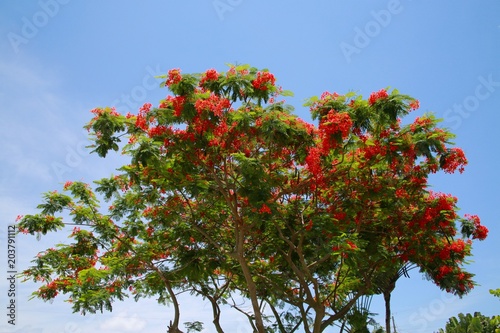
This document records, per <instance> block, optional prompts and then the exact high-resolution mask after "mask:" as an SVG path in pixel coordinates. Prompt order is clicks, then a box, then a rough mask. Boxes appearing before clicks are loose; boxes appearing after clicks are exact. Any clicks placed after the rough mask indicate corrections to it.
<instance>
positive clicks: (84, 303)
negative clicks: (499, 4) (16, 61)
mask: <svg viewBox="0 0 500 333" xmlns="http://www.w3.org/2000/svg"><path fill="white" fill-rule="evenodd" d="M165 85H166V86H167V87H168V88H169V89H170V91H171V92H172V93H173V95H169V96H167V97H166V98H165V99H164V100H163V101H161V102H160V104H159V105H158V106H157V107H153V106H152V105H151V104H145V105H143V106H142V107H141V108H140V110H139V111H138V113H137V114H127V115H121V114H119V113H117V112H116V111H115V110H114V109H113V108H108V107H106V108H97V109H94V110H92V113H93V114H94V117H93V119H92V120H91V121H90V122H89V123H88V124H87V125H86V128H87V129H88V130H89V131H90V132H91V134H92V135H93V138H94V143H95V144H94V145H93V148H94V152H96V153H97V154H98V155H99V156H102V157H106V156H107V154H108V153H109V151H111V150H114V151H117V150H120V149H121V151H122V153H123V154H126V155H129V156H130V158H131V159H130V163H129V164H127V165H124V166H123V167H121V168H120V169H118V171H119V173H118V174H117V175H113V176H111V177H109V178H105V179H101V180H98V181H96V182H95V183H96V187H95V189H92V188H91V186H89V185H88V184H84V183H81V182H67V183H66V184H65V185H64V192H63V193H60V192H49V193H46V194H45V195H44V202H43V203H42V204H41V205H39V208H40V209H41V212H40V213H39V214H37V215H26V216H24V217H20V218H19V221H18V225H19V230H20V231H21V232H24V233H29V234H37V233H38V234H40V233H41V234H45V233H47V232H49V231H57V230H60V229H63V228H64V227H65V221H66V219H71V220H72V221H73V222H74V223H76V224H79V225H81V226H78V227H76V228H74V230H73V232H72V233H71V235H70V237H71V238H72V239H73V243H71V244H66V245H58V246H57V247H56V248H52V249H48V250H46V251H44V252H42V253H39V254H38V256H37V257H36V258H35V259H34V266H33V267H30V268H28V269H26V270H25V271H24V275H25V277H26V279H33V280H35V281H38V282H40V283H41V284H42V286H41V287H40V288H39V289H38V290H37V291H35V293H34V295H35V296H36V297H39V298H41V299H44V300H50V299H52V298H54V297H56V296H57V295H58V294H59V293H63V294H67V295H68V297H69V298H68V301H69V302H71V303H72V306H73V309H74V311H80V312H82V313H86V312H91V313H93V312H95V311H102V310H103V309H106V310H111V309H112V302H113V301H114V300H123V299H124V298H125V297H129V296H133V297H134V298H135V299H136V300H138V299H140V298H142V297H150V296H155V297H157V299H158V302H160V303H167V302H168V303H171V304H173V309H174V315H173V320H172V321H171V322H170V326H169V331H170V332H178V331H179V322H180V310H179V304H178V300H177V294H178V293H179V292H185V291H190V292H191V293H193V294H195V295H198V296H200V297H203V298H204V299H206V300H208V301H209V302H210V304H211V305H212V310H213V317H214V320H213V322H214V325H215V327H216V329H217V331H218V332H223V328H222V325H221V322H220V317H221V314H222V312H221V305H222V304H229V305H230V306H232V307H234V308H235V309H236V310H239V311H240V312H242V313H243V314H245V315H246V316H247V317H248V319H249V325H251V327H252V328H253V330H254V331H257V332H259V333H263V332H269V331H279V332H294V331H297V330H298V329H299V328H301V329H303V330H304V331H305V332H315V333H316V332H322V331H324V330H325V329H326V328H327V327H329V326H331V325H333V324H334V323H335V322H336V321H338V320H340V319H343V318H344V317H345V316H346V314H347V313H348V311H349V310H350V309H351V308H352V306H353V305H354V304H355V303H356V301H357V300H358V299H359V298H360V297H361V296H365V295H372V294H375V293H377V291H378V290H380V286H377V281H383V280H384V279H383V278H382V277H383V276H387V275H391V274H394V273H395V272H397V271H398V270H399V268H400V267H402V266H404V265H407V264H414V265H416V266H417V267H419V268H420V270H421V272H423V273H424V274H426V275H427V276H428V277H429V278H430V279H432V280H433V281H434V282H435V283H436V284H437V285H438V286H439V287H440V288H442V289H445V290H447V291H449V292H452V293H454V294H457V295H460V296H461V295H464V294H466V293H467V292H468V291H470V290H471V288H472V287H473V281H472V274H471V273H469V272H467V271H465V270H464V268H463V264H464V262H465V259H466V258H467V257H468V256H470V251H471V242H472V241H471V239H480V240H481V239H484V238H485V237H486V234H487V229H486V228H485V227H484V226H482V225H481V224H480V220H479V218H478V217H477V216H472V215H466V216H465V217H461V216H458V215H457V213H456V211H457V206H456V203H457V199H456V198H455V197H453V196H451V195H449V194H443V193H439V192H432V191H430V190H428V188H427V187H428V183H427V179H428V176H429V174H432V173H436V172H438V171H440V170H442V171H444V172H446V173H453V172H455V171H456V170H458V171H459V172H462V171H463V168H464V166H465V165H466V164H467V160H466V158H465V156H464V154H463V152H462V150H460V149H459V148H454V147H451V142H450V140H451V139H452V137H453V136H452V134H451V133H449V132H448V131H446V130H444V129H441V128H438V127H437V126H436V125H437V122H438V121H437V120H436V119H435V118H434V117H433V116H432V115H430V114H429V115H425V116H423V117H420V118H417V119H415V121H413V122H412V123H410V124H409V125H405V126H402V125H401V123H400V118H401V117H403V116H405V115H407V114H408V113H409V112H411V111H412V110H414V109H417V108H418V101H417V100H415V99H413V98H411V97H409V96H406V95H402V94H400V93H399V92H398V91H396V90H393V91H392V92H390V93H389V92H388V91H387V90H385V89H383V90H380V91H378V92H376V93H373V94H372V95H371V96H370V97H369V99H368V100H364V99H363V98H362V97H361V96H357V95H355V94H353V93H349V94H346V95H338V94H336V93H328V92H326V93H323V94H322V95H321V97H319V98H318V97H314V98H311V99H310V100H309V101H308V102H307V103H306V105H307V106H308V107H309V108H310V109H311V112H312V116H313V118H314V119H315V120H317V121H318V125H317V126H314V125H312V124H309V123H306V122H305V121H303V120H301V119H300V118H298V117H297V116H295V115H293V114H292V112H291V110H292V108H291V107H290V106H289V105H286V104H285V103H284V101H282V100H279V99H280V98H281V97H280V96H288V95H290V94H291V93H290V92H288V91H283V90H282V89H281V88H280V87H279V86H277V85H276V84H275V77H274V76H273V74H271V73H270V72H268V71H267V70H257V69H255V68H251V67H249V66H237V67H235V66H231V67H230V69H229V70H228V71H227V72H226V73H218V72H217V71H215V70H213V69H211V70H208V71H206V72H205V73H203V74H181V72H180V70H178V69H174V70H171V71H169V73H168V75H166V76H165ZM124 138H125V139H126V143H124V144H122V145H121V144H120V143H121V140H123V139H124ZM120 145H121V147H120ZM98 197H99V198H100V199H98ZM102 200H103V201H109V202H110V204H111V205H110V206H109V208H108V209H103V208H101V207H100V206H99V202H100V201H102ZM457 230H459V231H460V232H461V234H462V237H459V236H458V235H457ZM239 297H242V298H244V299H247V300H249V301H250V303H251V308H252V309H251V311H247V310H245V309H243V308H241V307H240V306H239V303H238V301H237V300H236V299H237V298H239Z"/></svg>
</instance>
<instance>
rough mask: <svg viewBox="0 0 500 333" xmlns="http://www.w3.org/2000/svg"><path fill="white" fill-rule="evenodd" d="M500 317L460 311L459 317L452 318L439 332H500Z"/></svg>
mask: <svg viewBox="0 0 500 333" xmlns="http://www.w3.org/2000/svg"><path fill="white" fill-rule="evenodd" d="M499 318H500V316H495V317H491V318H490V317H487V316H484V315H482V314H481V313H480V312H474V315H472V314H470V313H467V314H465V315H464V314H463V313H460V314H458V317H452V318H450V319H449V320H448V323H447V324H446V327H445V329H440V330H439V331H438V333H497V332H500V320H499Z"/></svg>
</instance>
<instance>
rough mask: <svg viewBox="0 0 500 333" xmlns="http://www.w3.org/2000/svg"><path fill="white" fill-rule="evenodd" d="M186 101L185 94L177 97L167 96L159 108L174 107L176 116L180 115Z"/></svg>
mask: <svg viewBox="0 0 500 333" xmlns="http://www.w3.org/2000/svg"><path fill="white" fill-rule="evenodd" d="M185 101H186V97H185V96H175V97H172V96H167V98H166V99H165V100H164V101H163V102H161V104H160V105H159V108H160V109H166V108H168V107H173V108H174V115H175V116H176V117H180V115H181V113H182V109H183V107H184V102H185Z"/></svg>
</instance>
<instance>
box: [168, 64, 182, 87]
mask: <svg viewBox="0 0 500 333" xmlns="http://www.w3.org/2000/svg"><path fill="white" fill-rule="evenodd" d="M181 80H182V75H181V70H180V69H178V68H174V69H171V70H169V71H168V78H167V82H166V85H167V86H169V87H170V86H171V85H173V84H177V83H179V82H181Z"/></svg>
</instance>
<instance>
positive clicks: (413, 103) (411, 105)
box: [409, 99, 420, 110]
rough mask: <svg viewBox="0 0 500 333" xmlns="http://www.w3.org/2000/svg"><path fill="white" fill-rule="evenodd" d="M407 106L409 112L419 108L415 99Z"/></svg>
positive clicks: (418, 103)
mask: <svg viewBox="0 0 500 333" xmlns="http://www.w3.org/2000/svg"><path fill="white" fill-rule="evenodd" d="M409 106H410V109H411V110H417V109H418V108H419V107H420V102H419V101H418V100H417V99H416V100H414V101H413V102H411V103H410V105H409Z"/></svg>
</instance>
